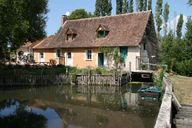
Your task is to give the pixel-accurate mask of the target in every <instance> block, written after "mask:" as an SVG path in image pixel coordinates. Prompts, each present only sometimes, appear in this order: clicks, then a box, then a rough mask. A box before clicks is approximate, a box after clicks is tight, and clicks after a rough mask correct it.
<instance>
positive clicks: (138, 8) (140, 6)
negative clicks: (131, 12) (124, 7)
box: [136, 0, 144, 11]
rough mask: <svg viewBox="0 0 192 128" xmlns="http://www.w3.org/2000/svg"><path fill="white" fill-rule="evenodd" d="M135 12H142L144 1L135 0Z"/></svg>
mask: <svg viewBox="0 0 192 128" xmlns="http://www.w3.org/2000/svg"><path fill="white" fill-rule="evenodd" d="M136 6H137V11H143V10H144V0H137V1H136Z"/></svg>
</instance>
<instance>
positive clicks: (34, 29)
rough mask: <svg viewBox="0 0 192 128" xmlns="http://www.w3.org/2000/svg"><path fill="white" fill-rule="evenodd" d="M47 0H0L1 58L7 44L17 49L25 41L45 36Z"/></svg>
mask: <svg viewBox="0 0 192 128" xmlns="http://www.w3.org/2000/svg"><path fill="white" fill-rule="evenodd" d="M47 4H48V1H47V0H38V1H33V0H19V1H16V0H9V1H7V0H0V19H1V20H0V32H1V33H0V52H1V53H0V56H1V58H3V56H4V55H5V53H6V51H7V44H8V43H9V44H11V49H17V48H18V47H20V46H21V45H23V44H24V43H25V42H27V41H35V40H38V39H41V38H43V37H44V36H45V35H46V32H45V29H44V28H45V25H46V14H47V12H48V9H47Z"/></svg>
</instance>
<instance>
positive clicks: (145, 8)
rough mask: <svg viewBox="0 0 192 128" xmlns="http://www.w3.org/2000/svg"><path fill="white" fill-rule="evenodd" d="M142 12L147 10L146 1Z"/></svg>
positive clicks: (145, 0)
mask: <svg viewBox="0 0 192 128" xmlns="http://www.w3.org/2000/svg"><path fill="white" fill-rule="evenodd" d="M143 10H144V11H146V10H147V0H144V5H143Z"/></svg>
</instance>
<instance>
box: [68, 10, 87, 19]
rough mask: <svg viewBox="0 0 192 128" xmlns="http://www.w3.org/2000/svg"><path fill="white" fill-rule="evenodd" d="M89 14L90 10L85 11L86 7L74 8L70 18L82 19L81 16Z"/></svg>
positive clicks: (84, 16) (85, 16)
mask: <svg viewBox="0 0 192 128" xmlns="http://www.w3.org/2000/svg"><path fill="white" fill-rule="evenodd" d="M88 17H89V14H88V12H86V11H85V9H76V10H74V11H73V12H72V13H71V14H70V15H69V17H68V18H69V19H70V20H73V19H81V18H88Z"/></svg>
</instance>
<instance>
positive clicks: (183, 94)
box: [170, 75, 192, 104]
mask: <svg viewBox="0 0 192 128" xmlns="http://www.w3.org/2000/svg"><path fill="white" fill-rule="evenodd" d="M170 78H171V80H172V82H173V87H174V93H175V95H176V97H177V98H178V100H179V102H180V103H181V104H192V100H191V99H192V93H191V91H192V77H186V76H180V75H173V76H170Z"/></svg>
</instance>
